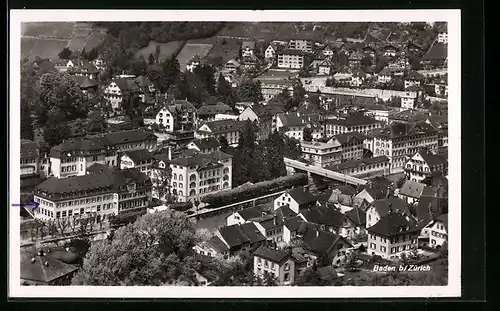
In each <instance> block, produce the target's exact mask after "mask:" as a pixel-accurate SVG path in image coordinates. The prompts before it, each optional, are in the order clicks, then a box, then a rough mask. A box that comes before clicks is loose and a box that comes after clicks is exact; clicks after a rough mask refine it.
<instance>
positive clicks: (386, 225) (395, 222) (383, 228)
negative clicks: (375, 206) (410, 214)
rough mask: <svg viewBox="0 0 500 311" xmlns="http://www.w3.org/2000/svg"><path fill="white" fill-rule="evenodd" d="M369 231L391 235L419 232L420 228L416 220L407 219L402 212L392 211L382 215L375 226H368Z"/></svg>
mask: <svg viewBox="0 0 500 311" xmlns="http://www.w3.org/2000/svg"><path fill="white" fill-rule="evenodd" d="M367 230H368V232H370V233H375V234H380V235H383V236H386V237H391V236H395V235H399V234H408V233H416V232H419V231H420V230H419V228H418V227H417V226H416V225H415V223H414V222H412V221H409V220H407V219H406V217H405V216H403V215H401V214H400V213H395V212H392V213H390V214H387V215H385V216H381V217H380V220H379V221H378V222H377V223H375V224H374V225H373V226H371V227H368V228H367Z"/></svg>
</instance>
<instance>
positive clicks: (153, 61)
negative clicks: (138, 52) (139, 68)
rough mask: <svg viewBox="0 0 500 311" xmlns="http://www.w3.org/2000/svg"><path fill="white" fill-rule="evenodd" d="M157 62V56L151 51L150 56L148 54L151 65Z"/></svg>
mask: <svg viewBox="0 0 500 311" xmlns="http://www.w3.org/2000/svg"><path fill="white" fill-rule="evenodd" d="M154 63H155V57H154V56H153V53H149V56H148V64H149V65H152V64H154Z"/></svg>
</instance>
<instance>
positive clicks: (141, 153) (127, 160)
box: [120, 149, 155, 177]
mask: <svg viewBox="0 0 500 311" xmlns="http://www.w3.org/2000/svg"><path fill="white" fill-rule="evenodd" d="M154 160H155V159H154V157H153V154H152V153H150V152H149V151H147V150H146V149H138V150H128V151H125V152H124V153H123V154H122V156H121V158H120V169H122V170H123V169H128V168H136V169H138V170H140V171H141V172H142V173H144V174H146V175H148V176H149V177H151V170H152V165H153V162H154Z"/></svg>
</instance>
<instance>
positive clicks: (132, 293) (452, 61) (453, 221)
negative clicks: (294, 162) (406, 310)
mask: <svg viewBox="0 0 500 311" xmlns="http://www.w3.org/2000/svg"><path fill="white" fill-rule="evenodd" d="M108 20H113V21H148V20H151V21H179V20H182V21H318V22H320V21H322V22H352V21H359V22H361V21H364V22H412V21H413V22H416V21H422V22H423V21H427V22H434V21H443V22H447V23H448V56H449V57H448V83H449V96H448V103H449V104H448V105H449V107H451V108H452V109H449V130H448V133H449V139H448V140H449V152H448V154H449V159H448V162H449V190H450V191H449V193H450V195H449V206H450V210H449V217H450V220H449V279H448V285H447V286H404V287H403V286H365V287H359V286H336V287H333V288H332V287H223V288H221V287H180V286H172V287H170V288H168V289H167V288H165V287H148V286H144V287H89V286H21V285H20V259H19V257H20V252H19V247H20V236H19V234H18V232H19V227H20V218H19V213H18V212H17V211H16V210H15V209H14V207H12V204H13V203H19V202H17V201H18V200H19V197H20V180H19V176H20V172H19V163H20V124H19V120H20V61H21V59H20V55H21V53H20V47H21V22H35V21H46V22H49V21H108ZM460 38H461V36H460V10H357V11H354V10H343V11H328V10H323V11H275V10H270V11H244V10H241V11H229V10H227V11H147V10H144V11H141V10H134V11H132V10H11V11H10V53H9V57H10V102H9V106H10V116H9V129H10V136H9V143H10V144H9V146H10V148H9V160H10V162H9V194H10V195H9V203H8V208H9V211H10V213H9V218H8V222H9V229H8V230H9V233H13V234H8V236H9V268H10V269H9V296H10V297H26V298H28V297H31V298H42V297H47V298H56V297H64V298H70V297H71V298H73V297H74V298H87V297H88V298H90V297H93V298H94V297H95V298H396V297H405V298H410V297H426V298H427V297H459V296H460V294H461V230H460V227H461V101H460V89H461V79H460V74H461V71H460V65H461V61H460V59H461V54H460V51H461V45H460ZM450 51H451V52H450ZM11 121H12V122H11Z"/></svg>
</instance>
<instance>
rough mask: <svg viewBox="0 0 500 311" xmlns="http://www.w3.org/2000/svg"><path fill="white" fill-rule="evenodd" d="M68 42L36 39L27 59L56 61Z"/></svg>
mask: <svg viewBox="0 0 500 311" xmlns="http://www.w3.org/2000/svg"><path fill="white" fill-rule="evenodd" d="M68 42H69V40H54V39H37V40H36V42H35V45H34V46H33V48H32V49H31V51H30V53H29V57H30V58H34V57H36V56H39V57H41V58H49V59H57V58H59V56H58V55H59V53H60V52H61V51H62V49H64V48H65V47H66V45H67V44H68Z"/></svg>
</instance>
